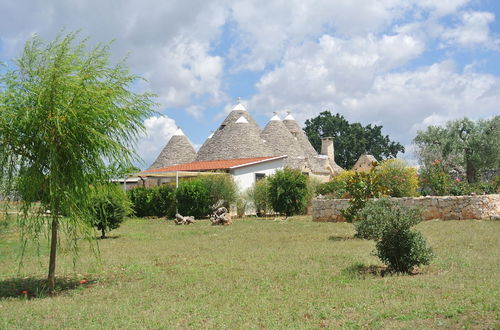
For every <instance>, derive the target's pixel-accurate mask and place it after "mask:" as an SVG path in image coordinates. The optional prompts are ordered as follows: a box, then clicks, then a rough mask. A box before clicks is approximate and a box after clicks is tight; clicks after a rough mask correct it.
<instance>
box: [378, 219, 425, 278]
mask: <svg viewBox="0 0 500 330" xmlns="http://www.w3.org/2000/svg"><path fill="white" fill-rule="evenodd" d="M392 225H393V224H392V223H391V225H389V226H386V229H385V231H384V233H383V234H382V239H381V240H380V241H378V242H377V245H376V251H377V252H376V255H377V257H379V258H380V260H382V262H384V263H385V264H386V265H388V266H389V268H390V269H391V270H392V271H395V272H399V273H410V272H411V271H412V269H413V267H415V266H419V265H428V264H429V263H430V262H431V260H432V259H433V257H434V254H433V252H432V249H431V248H430V247H428V246H427V242H426V241H425V238H424V237H423V236H422V234H421V233H419V232H418V231H414V230H410V229H406V230H402V229H400V228H398V226H397V224H394V225H393V226H392Z"/></svg>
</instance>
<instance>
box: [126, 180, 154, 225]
mask: <svg viewBox="0 0 500 330" xmlns="http://www.w3.org/2000/svg"><path fill="white" fill-rule="evenodd" d="M127 195H128V198H129V200H130V202H131V203H132V211H133V214H134V215H135V216H136V217H140V218H142V217H146V216H150V215H152V212H151V207H150V200H151V197H150V195H151V193H150V189H148V188H145V187H136V188H133V189H130V190H127Z"/></svg>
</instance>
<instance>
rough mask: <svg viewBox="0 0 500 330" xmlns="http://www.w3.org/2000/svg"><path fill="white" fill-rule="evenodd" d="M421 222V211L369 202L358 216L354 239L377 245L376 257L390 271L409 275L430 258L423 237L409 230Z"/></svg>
mask: <svg viewBox="0 0 500 330" xmlns="http://www.w3.org/2000/svg"><path fill="white" fill-rule="evenodd" d="M420 221H421V211H420V210H419V209H416V208H407V207H404V206H402V205H400V204H398V203H396V202H392V201H390V200H388V199H384V198H382V199H379V200H376V201H370V202H368V203H367V205H366V206H365V208H364V209H363V210H361V211H360V212H359V213H358V217H357V221H356V222H355V223H354V227H355V229H356V234H355V237H358V238H364V239H373V240H375V241H377V244H376V255H377V257H379V258H380V260H382V262H384V263H385V264H387V265H388V266H389V268H390V270H392V271H395V272H402V273H409V272H410V271H411V270H412V269H413V267H414V266H419V265H428V264H429V263H430V261H431V260H432V258H433V253H432V249H431V248H429V247H427V244H426V242H425V239H424V238H423V236H422V235H421V234H420V233H419V232H417V231H414V230H411V227H413V226H415V225H417V224H418V223H419V222H420Z"/></svg>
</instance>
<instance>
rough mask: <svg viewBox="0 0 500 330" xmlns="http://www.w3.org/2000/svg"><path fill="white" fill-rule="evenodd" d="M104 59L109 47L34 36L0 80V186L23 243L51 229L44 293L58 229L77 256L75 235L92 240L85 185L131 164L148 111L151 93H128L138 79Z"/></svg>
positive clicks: (52, 278)
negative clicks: (18, 205) (10, 201)
mask: <svg viewBox="0 0 500 330" xmlns="http://www.w3.org/2000/svg"><path fill="white" fill-rule="evenodd" d="M109 57H110V54H109V45H108V44H104V45H103V44H98V45H97V46H95V47H94V48H92V49H91V50H90V51H89V47H88V45H87V44H86V40H83V41H80V42H77V41H76V34H75V33H70V34H68V35H66V36H62V37H57V38H56V40H55V41H53V42H49V43H47V42H44V41H42V40H41V39H40V38H38V37H36V36H35V37H33V38H32V39H31V40H30V41H28V42H27V43H26V45H25V47H24V51H23V54H22V56H21V57H20V58H18V59H16V60H14V61H13V62H12V63H13V64H12V67H7V68H6V70H5V71H4V72H3V74H2V75H1V76H0V87H1V88H0V113H1V116H0V172H1V173H0V181H1V182H0V187H2V188H3V189H4V190H7V191H4V192H2V195H4V196H5V195H7V196H8V195H10V194H11V193H12V191H16V192H17V193H18V194H19V195H20V197H21V198H22V201H23V203H24V206H23V208H22V210H23V212H22V216H21V217H20V221H19V222H20V225H21V226H22V227H23V230H22V232H21V239H22V240H24V241H25V242H28V241H34V242H38V238H39V237H40V236H41V235H43V233H44V232H45V230H46V229H48V228H49V229H50V230H51V239H50V243H51V253H50V262H49V285H50V287H51V289H53V288H54V284H55V275H54V273H55V258H56V257H55V256H56V247H57V246H59V245H60V244H59V243H58V242H57V233H58V231H59V228H60V227H63V229H64V231H65V232H66V233H68V234H67V235H65V237H68V238H69V239H68V241H69V242H70V244H71V247H72V248H73V250H74V251H75V255H76V249H77V247H78V244H77V241H78V237H79V236H80V234H83V235H84V236H86V237H89V238H90V237H92V236H93V230H92V227H91V226H90V225H89V224H90V221H89V216H90V209H91V206H90V203H89V196H90V187H91V186H92V185H94V186H95V185H99V184H105V183H107V182H109V179H110V174H109V170H108V166H107V164H110V163H111V164H121V165H122V167H128V166H130V165H131V163H132V161H134V160H136V159H137V156H136V154H135V153H134V152H133V148H132V146H133V144H134V142H135V140H136V138H137V137H138V136H139V134H142V132H143V130H144V126H143V118H146V117H148V116H150V115H152V114H153V112H152V111H151V109H152V107H153V106H155V104H154V103H153V102H152V101H151V95H149V94H136V93H134V92H132V88H133V87H134V86H135V85H134V84H135V83H136V81H137V80H138V78H139V77H137V76H134V75H132V74H130V73H129V71H128V69H127V67H126V65H125V62H124V61H120V62H118V63H117V64H116V65H110V63H109ZM38 203H39V204H38ZM45 210H50V211H51V215H52V216H51V217H45V216H41V213H42V212H44V211H45ZM61 214H65V215H67V217H66V218H65V219H64V221H59V218H60V215H61Z"/></svg>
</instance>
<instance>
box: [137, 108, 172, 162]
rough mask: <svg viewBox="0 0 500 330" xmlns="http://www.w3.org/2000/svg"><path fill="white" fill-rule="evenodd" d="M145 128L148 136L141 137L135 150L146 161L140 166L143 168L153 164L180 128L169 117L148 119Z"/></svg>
mask: <svg viewBox="0 0 500 330" xmlns="http://www.w3.org/2000/svg"><path fill="white" fill-rule="evenodd" d="M144 126H145V128H146V134H144V135H143V136H141V137H140V139H139V140H138V141H137V146H136V148H135V150H136V152H137V153H138V154H139V156H140V157H141V158H142V159H143V161H144V164H138V165H140V167H142V168H145V167H148V166H149V165H151V164H152V163H153V161H154V160H155V159H156V157H158V155H159V154H160V152H161V150H162V149H163V147H165V145H166V144H167V142H168V141H169V140H170V138H171V137H172V135H173V134H174V133H175V131H176V130H177V128H178V127H177V125H176V124H175V121H174V120H173V119H171V118H169V117H167V116H158V117H156V116H153V117H150V118H147V119H146V120H145V121H144Z"/></svg>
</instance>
